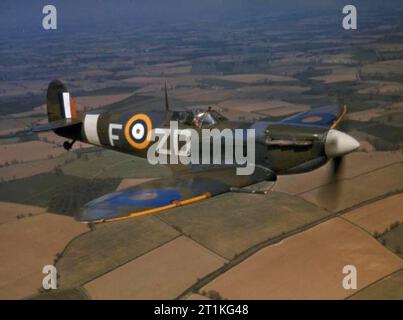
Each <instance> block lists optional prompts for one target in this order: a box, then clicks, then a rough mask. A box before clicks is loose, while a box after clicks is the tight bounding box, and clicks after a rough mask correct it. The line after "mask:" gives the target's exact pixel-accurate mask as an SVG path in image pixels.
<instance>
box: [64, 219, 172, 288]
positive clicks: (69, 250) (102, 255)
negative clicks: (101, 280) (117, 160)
mask: <svg viewBox="0 0 403 320" xmlns="http://www.w3.org/2000/svg"><path fill="white" fill-rule="evenodd" d="M178 235H179V233H178V232H177V231H175V230H174V229H173V228H171V227H169V226H168V225H166V224H165V223H163V222H161V221H160V220H158V219H155V218H154V217H141V218H137V219H132V220H125V221H122V222H112V223H105V224H102V225H97V226H96V227H95V229H94V230H92V231H91V232H87V233H85V234H82V235H80V236H79V237H77V238H75V239H74V240H73V241H72V242H70V244H68V245H67V247H66V248H65V250H64V252H63V253H62V256H61V258H60V259H59V260H58V262H57V263H56V267H57V270H58V272H59V275H60V282H59V284H60V286H61V287H62V288H69V287H77V286H80V285H82V284H84V283H86V282H88V281H90V280H92V279H95V278H96V277H99V276H101V275H102V274H104V273H106V272H108V271H111V270H113V269H115V268H117V267H118V266H120V265H122V264H124V263H127V262H129V261H131V260H133V259H135V258H137V257H138V256H140V255H143V254H145V253H146V252H148V251H151V250H153V249H155V248H156V247H159V246H161V245H163V244H164V243H166V242H168V241H170V240H172V239H174V238H176V237H177V236H178Z"/></svg>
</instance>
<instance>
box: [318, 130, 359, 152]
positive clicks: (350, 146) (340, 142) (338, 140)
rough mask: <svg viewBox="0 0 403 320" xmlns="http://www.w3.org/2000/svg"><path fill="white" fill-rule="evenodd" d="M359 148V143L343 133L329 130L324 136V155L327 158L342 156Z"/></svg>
mask: <svg viewBox="0 0 403 320" xmlns="http://www.w3.org/2000/svg"><path fill="white" fill-rule="evenodd" d="M359 147H360V143H359V142H358V141H357V140H355V139H354V138H353V137H352V136H350V135H348V134H346V133H344V132H341V131H338V130H335V129H331V130H329V131H328V133H327V135H326V140H325V153H326V156H327V157H328V158H335V157H341V156H344V155H346V154H348V153H350V152H353V151H355V150H357V149H358V148H359Z"/></svg>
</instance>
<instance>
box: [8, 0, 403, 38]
mask: <svg viewBox="0 0 403 320" xmlns="http://www.w3.org/2000/svg"><path fill="white" fill-rule="evenodd" d="M399 2H401V0H383V1H381V0H359V1H357V0H354V1H351V0H305V1H297V0H113V1H112V0H84V1H83V0H1V1H0V35H1V34H5V33H13V32H20V31H22V30H24V31H27V30H29V31H40V30H41V26H42V18H43V14H42V8H43V6H44V5H46V4H53V5H55V6H56V8H57V10H58V19H59V21H58V22H59V25H61V26H62V27H64V28H67V29H68V28H80V27H82V28H88V27H94V28H108V29H110V28H114V27H117V26H121V25H131V24H133V25H135V24H143V25H144V24H148V23H157V24H158V23H159V24H161V26H162V27H163V25H164V24H165V23H170V22H178V21H179V22H180V21H198V20H205V19H223V20H224V19H227V18H229V17H232V18H234V17H235V18H239V19H242V18H245V19H246V18H251V17H252V18H253V16H254V15H257V14H267V15H287V14H290V13H295V12H297V13H300V14H318V13H320V12H323V11H328V12H329V11H337V12H339V11H341V10H342V8H343V6H344V5H346V4H355V5H356V6H357V9H358V10H360V9H362V10H364V9H367V8H368V7H372V8H389V9H390V8H392V9H393V8H394V7H395V5H396V3H399Z"/></svg>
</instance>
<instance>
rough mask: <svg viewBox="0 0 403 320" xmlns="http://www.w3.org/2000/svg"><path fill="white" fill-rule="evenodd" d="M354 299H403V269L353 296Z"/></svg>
mask: <svg viewBox="0 0 403 320" xmlns="http://www.w3.org/2000/svg"><path fill="white" fill-rule="evenodd" d="M349 299H352V300H403V269H402V270H400V271H398V272H395V273H394V274H392V275H391V276H389V277H386V278H385V279H382V280H380V281H378V282H375V283H374V284H372V285H370V286H369V287H367V288H365V289H363V290H361V291H359V292H358V293H356V294H354V295H353V296H351V297H350V298H349Z"/></svg>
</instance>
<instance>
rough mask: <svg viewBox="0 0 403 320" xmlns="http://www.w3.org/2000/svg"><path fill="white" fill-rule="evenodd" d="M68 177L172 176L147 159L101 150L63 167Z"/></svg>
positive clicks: (166, 170)
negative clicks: (152, 164)
mask: <svg viewBox="0 0 403 320" xmlns="http://www.w3.org/2000/svg"><path fill="white" fill-rule="evenodd" d="M61 169H62V171H63V173H64V174H66V175H71V176H77V177H81V178H88V179H93V178H102V179H105V178H160V177H166V176H169V175H170V170H169V169H168V168H167V167H163V166H151V165H149V163H148V162H147V160H145V159H141V158H137V157H133V156H132V155H128V154H124V153H120V152H116V151H111V150H106V151H105V150H101V149H98V151H95V152H91V153H83V154H82V155H81V156H80V157H79V158H78V159H77V160H75V161H71V162H69V163H67V164H65V165H64V166H62V168H61Z"/></svg>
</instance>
